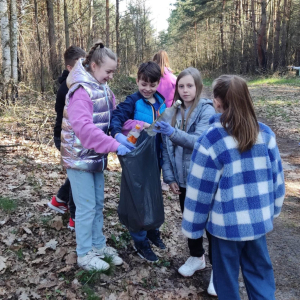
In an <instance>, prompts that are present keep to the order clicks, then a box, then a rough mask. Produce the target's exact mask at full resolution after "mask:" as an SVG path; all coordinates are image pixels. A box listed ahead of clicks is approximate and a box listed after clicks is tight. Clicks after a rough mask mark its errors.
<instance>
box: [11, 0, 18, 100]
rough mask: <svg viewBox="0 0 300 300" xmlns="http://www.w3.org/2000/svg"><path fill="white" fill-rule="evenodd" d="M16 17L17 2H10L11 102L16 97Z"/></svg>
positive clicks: (13, 0) (14, 0) (12, 0)
mask: <svg viewBox="0 0 300 300" xmlns="http://www.w3.org/2000/svg"><path fill="white" fill-rule="evenodd" d="M18 38H19V36H18V16H17V2H16V0H11V1H10V45H11V49H10V50H11V53H10V54H11V78H12V93H11V96H12V102H13V103H14V102H15V99H16V98H17V97H18Z"/></svg>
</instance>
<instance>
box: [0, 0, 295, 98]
mask: <svg viewBox="0 0 300 300" xmlns="http://www.w3.org/2000/svg"><path fill="white" fill-rule="evenodd" d="M120 1H125V0H116V1H112V0H111V1H109V0H82V1H78V0H45V1H37V0H0V19H1V45H2V51H1V81H0V84H1V98H5V97H8V94H10V93H11V90H12V91H13V92H12V93H11V94H12V96H15V95H16V87H17V86H18V84H19V83H20V82H21V83H22V84H24V85H26V86H27V87H30V88H32V89H34V90H36V91H42V92H45V91H51V90H52V91H54V92H55V90H56V88H57V86H56V84H57V83H56V80H57V78H58V76H59V75H60V73H61V72H62V70H63V69H64V65H63V53H64V50H65V49H66V48H67V47H68V46H70V45H77V46H80V47H82V48H83V49H85V50H88V49H89V48H90V46H91V45H92V43H93V42H94V41H95V40H98V39H102V40H103V41H104V42H105V43H106V45H107V46H108V47H110V48H112V49H113V50H114V51H115V52H116V53H117V54H118V56H119V74H118V76H117V79H116V80H117V81H118V84H119V83H120V82H121V86H123V87H124V89H125V90H124V93H126V92H127V90H126V85H127V84H128V83H130V81H128V78H127V76H124V75H130V74H134V73H135V71H136V69H137V66H138V65H139V64H140V63H141V62H143V61H145V60H149V59H151V58H152V56H153V54H154V53H155V51H157V50H159V49H165V50H167V52H168V53H169V56H170V59H171V62H172V68H173V69H174V71H175V72H179V71H181V70H182V69H184V68H186V67H188V66H191V65H192V66H195V67H197V68H199V69H200V70H201V71H203V72H205V74H206V75H208V76H215V75H218V74H221V73H237V74H266V73H268V74H269V73H274V72H279V74H281V73H284V72H285V71H286V70H287V66H288V65H300V30H299V28H300V18H299V15H300V1H299V0H252V1H250V0H231V1H228V0H218V1H216V0H215V1H213V0H177V2H176V3H175V5H174V7H173V11H172V13H171V16H170V18H169V28H168V30H167V31H166V32H163V31H162V32H160V33H158V34H157V33H156V32H155V30H154V27H153V24H152V23H151V20H152V19H153V16H152V15H151V12H150V9H149V8H148V7H149V6H148V5H147V4H148V3H149V1H150V0H131V1H127V2H126V3H127V7H126V10H125V11H123V12H122V13H120V12H119V4H120ZM147 1H148V2H147ZM120 76H121V78H122V80H123V82H122V80H121V81H120V80H118V79H120ZM8 87H9V88H8ZM11 88H12V89H11ZM117 88H120V84H119V85H118V87H117Z"/></svg>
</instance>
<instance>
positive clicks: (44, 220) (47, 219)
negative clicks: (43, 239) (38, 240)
mask: <svg viewBox="0 0 300 300" xmlns="http://www.w3.org/2000/svg"><path fill="white" fill-rule="evenodd" d="M51 220H52V216H43V217H41V221H42V223H43V225H44V226H49V222H50V221H51Z"/></svg>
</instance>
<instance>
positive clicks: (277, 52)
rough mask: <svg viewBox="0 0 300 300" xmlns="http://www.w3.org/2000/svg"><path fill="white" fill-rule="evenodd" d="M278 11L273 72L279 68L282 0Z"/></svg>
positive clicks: (278, 4) (278, 3)
mask: <svg viewBox="0 0 300 300" xmlns="http://www.w3.org/2000/svg"><path fill="white" fill-rule="evenodd" d="M276 8H277V11H276V25H275V39H274V56H273V71H274V72H275V71H276V70H277V68H278V66H279V52H280V48H279V41H280V23H281V16H280V0H278V1H277V6H276Z"/></svg>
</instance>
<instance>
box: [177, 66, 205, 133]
mask: <svg viewBox="0 0 300 300" xmlns="http://www.w3.org/2000/svg"><path fill="white" fill-rule="evenodd" d="M188 75H191V76H192V77H193V79H194V82H195V86H196V95H195V99H194V101H193V104H192V105H191V108H190V110H189V112H188V114H187V116H186V121H185V124H187V123H188V119H189V117H190V116H191V113H192V112H193V110H194V109H195V108H196V107H197V105H198V103H199V101H200V95H201V92H202V88H203V82H202V78H201V74H200V72H199V71H198V70H197V69H196V68H193V67H189V68H187V69H185V70H183V71H182V72H181V73H180V74H179V75H178V77H177V80H176V86H175V94H174V98H173V103H174V102H175V101H176V100H181V102H182V104H181V106H180V111H181V126H180V129H181V130H183V126H184V124H183V123H184V108H185V107H184V102H183V100H182V99H181V98H180V95H179V92H178V82H179V80H180V79H181V78H183V77H184V76H188ZM176 115H177V112H176V113H175V114H174V116H173V119H172V126H173V127H174V126H175V124H176ZM186 128H187V126H185V130H186Z"/></svg>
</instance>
